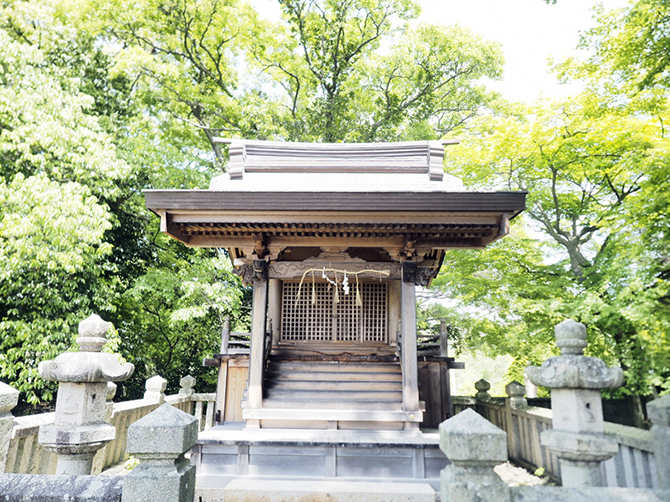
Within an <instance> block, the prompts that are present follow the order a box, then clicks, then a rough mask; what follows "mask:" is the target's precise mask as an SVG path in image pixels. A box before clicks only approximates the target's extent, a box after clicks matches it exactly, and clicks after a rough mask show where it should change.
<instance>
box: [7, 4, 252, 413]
mask: <svg viewBox="0 0 670 502" xmlns="http://www.w3.org/2000/svg"><path fill="white" fill-rule="evenodd" d="M75 7H76V6H75ZM78 14H81V12H78V11H77V10H76V9H74V8H73V6H72V5H71V4H68V3H60V2H59V1H58V0H44V1H36V2H30V3H27V2H22V1H15V2H8V3H6V4H5V5H4V6H3V8H2V10H1V11H0V41H1V43H2V47H1V48H0V68H2V72H1V73H0V129H1V131H2V134H0V259H1V260H0V261H1V263H0V378H2V379H7V380H9V381H10V383H11V384H12V385H14V386H15V387H17V388H18V389H19V390H20V391H21V393H22V394H21V400H22V402H23V403H24V404H25V403H26V402H28V403H30V404H34V405H43V404H45V403H48V402H49V401H50V400H51V399H52V397H53V391H54V386H53V385H51V384H47V383H45V382H43V381H42V380H41V379H40V378H39V377H38V376H37V365H38V363H39V361H42V360H46V359H51V358H53V357H55V356H56V355H57V354H59V353H61V352H63V351H66V350H69V349H70V348H71V347H72V345H73V344H74V339H75V337H76V330H77V324H78V323H79V322H80V321H81V320H83V319H84V318H85V317H87V316H88V315H90V314H91V313H98V314H100V315H102V316H103V317H104V318H105V319H106V320H109V321H112V322H113V323H114V324H115V325H116V326H118V327H119V329H120V330H121V331H120V333H121V338H120V339H119V332H116V331H113V333H112V335H111V336H112V340H111V342H112V344H113V345H114V346H115V347H116V348H118V349H119V350H121V351H122V353H123V355H124V356H125V357H127V358H128V359H133V360H135V356H136V354H138V353H139V354H144V355H145V357H144V358H143V361H147V364H141V365H139V368H138V371H137V372H136V375H135V376H134V377H133V378H134V379H135V380H133V382H137V381H139V382H141V381H142V380H143V379H145V378H147V377H149V376H152V375H153V373H150V372H151V371H156V369H161V370H162V371H166V372H167V373H168V374H169V375H170V376H174V375H175V374H177V373H178V371H177V370H176V367H178V366H170V365H169V364H167V365H163V366H161V365H160V364H158V362H159V361H158V359H157V360H154V359H152V354H151V353H150V351H149V350H148V348H147V345H146V343H147V342H145V341H143V340H142V339H140V338H137V337H135V338H133V337H132V336H130V335H129V333H137V332H139V331H140V329H141V328H142V326H143V324H142V323H143V322H144V320H145V319H144V318H142V317H141V316H135V315H134V312H135V311H134V310H133V308H134V307H133V308H131V307H130V306H129V301H128V298H129V293H128V292H127V291H128V290H134V289H133V288H135V289H137V288H138V287H139V286H137V284H138V281H141V280H142V278H144V277H146V276H147V274H149V273H150V272H151V271H152V270H154V269H157V270H159V271H160V270H163V271H165V273H168V272H167V270H168V268H167V267H166V266H165V262H166V261H167V260H169V259H172V258H174V259H175V260H176V261H177V262H178V263H182V264H183V263H185V262H189V263H190V262H192V263H194V264H195V266H194V267H193V270H191V275H190V276H189V273H188V272H187V271H186V270H182V271H181V272H180V278H181V279H183V280H184V281H188V280H189V278H191V280H192V281H194V280H197V279H198V278H200V279H201V280H204V279H209V280H211V281H218V280H219V279H220V276H219V275H216V274H214V273H212V274H209V275H206V274H204V273H203V272H202V269H204V268H205V266H206V265H207V264H208V263H210V261H211V259H212V258H211V256H204V255H203V254H202V253H199V252H197V251H194V250H189V249H186V248H183V246H176V245H172V244H171V243H166V242H164V241H165V239H162V240H161V237H160V236H158V235H157V234H159V232H158V228H157V223H156V221H155V219H154V218H152V217H151V216H150V215H149V214H147V211H146V209H145V208H144V201H143V198H142V196H141V192H140V190H141V189H142V188H146V187H154V186H158V187H160V186H170V187H186V188H191V187H194V186H202V185H203V184H205V183H206V180H207V178H208V176H209V175H208V173H207V171H206V167H207V165H206V164H204V166H203V163H202V162H198V161H197V160H198V158H199V153H198V154H197V155H195V156H194V155H192V154H191V152H190V151H189V150H182V149H180V145H179V144H178V143H177V144H167V142H164V139H165V137H164V136H163V133H162V129H161V125H160V124H159V123H158V121H157V120H156V118H155V117H151V116H150V115H148V114H147V113H146V108H144V107H143V106H139V105H138V103H137V101H136V100H135V98H134V96H133V95H132V92H131V89H132V81H130V80H128V79H126V78H125V76H124V75H122V74H120V73H117V74H113V73H112V71H111V70H112V67H113V62H112V59H111V58H110V57H109V56H108V55H107V54H106V53H104V52H103V47H102V46H101V45H100V44H99V41H98V39H97V37H96V35H95V34H92V33H90V32H89V31H87V30H86V29H84V28H86V26H84V25H83V24H82V23H79V24H78V23H77V22H76V21H77V15H78ZM167 125H168V126H169V124H167ZM194 159H195V160H196V162H194ZM191 166H194V168H193V169H189V167H191ZM175 249H177V252H175ZM189 260H190V261H189ZM201 262H202V263H201ZM156 273H157V272H156ZM226 284H229V283H226ZM202 287H205V284H203V285H202ZM208 287H210V288H214V289H216V283H214V284H209V285H208ZM230 287H231V288H233V292H232V293H231V298H233V299H231V301H230V302H227V303H226V302H224V303H222V307H221V308H228V309H229V310H230V309H232V307H231V306H235V308H236V306H237V305H239V302H237V300H234V298H236V295H237V293H236V291H237V288H238V287H237V286H230ZM156 298H157V299H156V301H162V300H161V299H160V298H158V296H156ZM189 298H191V300H193V298H195V295H191V296H190V297H189ZM184 301H185V300H184ZM193 301H195V300H193ZM157 307H161V308H163V307H164V305H158V306H157ZM174 308H175V309H177V308H183V305H181V304H180V305H177V306H175V307H174ZM135 310H136V309H135ZM210 310H211V309H209V310H208V311H207V313H206V314H205V313H201V314H199V315H197V316H196V315H195V314H193V316H192V317H193V318H198V319H201V320H202V322H201V324H205V323H210V324H212V322H213V321H212V319H215V320H217V322H218V317H217V315H216V312H215V310H211V311H210ZM168 314H171V313H170V312H168ZM133 323H134V324H133ZM182 325H183V326H185V327H184V328H183V329H184V330H186V331H188V327H189V323H188V322H187V321H185V320H184V321H182ZM213 330H214V333H217V332H218V331H220V327H219V329H218V330H217V328H216V327H214V328H213ZM202 332H203V330H202V329H201V330H200V332H199V333H201V334H202ZM215 336H218V334H217V335H215ZM206 340H210V341H211V337H209V338H203V342H202V343H204V341H206ZM199 343H200V342H199ZM217 346H218V342H216V343H212V344H211V346H210V353H212V352H214V351H215V350H216V347H217ZM203 351H204V349H203ZM154 354H155V352H154ZM199 355H200V354H199V353H198V357H199ZM175 361H176V362H175V364H177V365H178V364H181V363H182V362H183V361H182V359H179V358H175ZM199 363H200V361H196V362H195V364H196V365H198V364H199ZM184 371H185V370H184ZM178 376H183V375H178ZM175 378H176V377H175ZM176 379H177V381H178V378H176ZM205 380H206V379H205ZM170 383H171V384H174V382H170ZM206 383H207V382H206V381H205V382H201V384H200V385H203V384H206ZM210 384H211V382H210ZM137 387H138V386H137V385H135V387H134V388H131V389H130V391H132V390H133V389H134V390H138V389H137ZM201 388H204V387H202V386H201ZM139 392H141V389H140V390H139ZM128 397H137V394H132V393H129V394H128Z"/></svg>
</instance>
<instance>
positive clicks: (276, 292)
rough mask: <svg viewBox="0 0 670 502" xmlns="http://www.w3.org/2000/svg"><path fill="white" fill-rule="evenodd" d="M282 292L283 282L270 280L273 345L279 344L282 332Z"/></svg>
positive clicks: (269, 298) (270, 315) (269, 292)
mask: <svg viewBox="0 0 670 502" xmlns="http://www.w3.org/2000/svg"><path fill="white" fill-rule="evenodd" d="M281 291H282V282H281V281H280V280H279V279H270V281H269V291H268V317H269V318H270V319H271V320H272V345H277V344H278V343H279V334H280V330H281Z"/></svg>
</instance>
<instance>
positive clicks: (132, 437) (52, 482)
mask: <svg viewBox="0 0 670 502" xmlns="http://www.w3.org/2000/svg"><path fill="white" fill-rule="evenodd" d="M154 408H156V406H154ZM57 409H58V407H57ZM197 436H198V423H197V420H196V419H195V417H193V416H192V415H189V414H187V413H184V412H183V411H181V410H179V409H177V408H175V407H174V406H170V405H167V404H164V405H162V406H159V407H157V408H156V409H154V410H153V411H152V412H150V413H148V414H147V415H146V416H144V417H142V418H140V419H139V420H137V421H136V422H135V423H134V424H132V425H131V426H130V427H129V428H128V431H127V441H128V446H127V452H128V454H130V455H132V456H134V457H135V458H137V459H138V461H139V465H137V466H136V467H135V468H134V469H133V470H132V471H131V472H130V473H128V474H127V475H125V476H121V475H114V476H91V475H65V474H60V475H53V474H3V473H0V500H8V501H14V500H16V501H18V500H31V501H34V502H60V501H62V502H66V501H72V500H79V501H82V502H149V501H154V500H160V501H162V502H192V501H193V500H194V495H195V493H194V492H195V466H194V465H193V464H191V462H190V460H189V459H188V458H186V456H185V454H186V453H187V452H188V451H189V450H190V449H191V448H192V447H193V445H195V443H196V440H197Z"/></svg>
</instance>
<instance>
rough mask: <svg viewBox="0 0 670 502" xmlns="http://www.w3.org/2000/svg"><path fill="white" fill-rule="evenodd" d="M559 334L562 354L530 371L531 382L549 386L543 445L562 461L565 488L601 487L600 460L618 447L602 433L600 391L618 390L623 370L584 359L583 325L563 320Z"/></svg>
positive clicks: (584, 340) (528, 369)
mask: <svg viewBox="0 0 670 502" xmlns="http://www.w3.org/2000/svg"><path fill="white" fill-rule="evenodd" d="M555 333H556V345H557V346H558V348H559V349H561V355H560V356H558V357H552V358H550V359H548V360H546V361H545V362H544V363H543V364H542V366H541V367H537V366H529V367H528V368H527V374H528V377H529V379H530V380H531V382H532V383H534V384H535V385H542V386H544V387H549V388H551V409H552V410H553V413H554V418H553V429H551V430H547V431H544V432H543V433H542V436H541V441H542V444H543V445H545V446H546V447H548V448H549V449H550V450H551V452H552V453H554V454H555V455H556V456H557V457H558V458H559V459H560V465H561V479H562V482H563V486H568V487H587V486H601V485H602V480H601V476H600V462H602V461H604V460H607V459H608V458H610V457H613V456H614V455H616V453H617V451H618V449H619V446H618V444H617V443H616V441H614V440H613V439H611V438H609V437H607V436H605V434H604V426H603V408H602V399H601V397H600V390H601V389H615V388H617V387H619V386H620V385H621V384H622V383H623V371H622V370H621V368H608V367H607V365H606V364H605V363H604V362H603V361H602V360H601V359H598V358H597V357H587V356H585V355H584V348H585V347H586V345H587V343H586V326H584V325H583V324H581V323H578V322H576V321H572V320H567V321H563V322H562V323H560V324H559V325H557V326H556V328H555Z"/></svg>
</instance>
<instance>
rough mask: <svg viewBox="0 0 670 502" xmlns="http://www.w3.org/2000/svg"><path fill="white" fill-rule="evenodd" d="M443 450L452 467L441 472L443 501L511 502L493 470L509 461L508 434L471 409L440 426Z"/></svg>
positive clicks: (506, 490)
mask: <svg viewBox="0 0 670 502" xmlns="http://www.w3.org/2000/svg"><path fill="white" fill-rule="evenodd" d="M440 449H441V450H442V451H443V452H444V454H445V455H446V456H447V458H448V459H449V460H450V461H451V464H450V465H448V466H447V467H445V468H444V469H443V470H442V472H441V473H440V484H441V488H442V493H441V500H442V501H443V502H508V501H509V500H510V493H509V488H508V487H507V485H506V484H505V483H503V482H502V480H501V479H500V477H499V476H498V475H497V474H496V473H495V471H494V470H493V467H495V466H496V465H498V464H500V463H502V462H505V461H506V460H507V434H505V431H503V430H501V429H499V428H498V427H496V426H495V425H493V424H492V423H491V422H489V421H488V420H486V419H485V418H484V417H482V416H481V415H480V414H479V413H477V412H476V411H474V410H472V409H466V410H463V411H462V412H460V413H459V414H458V415H456V416H454V417H452V418H450V419H448V420H445V421H444V422H442V423H441V424H440Z"/></svg>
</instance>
